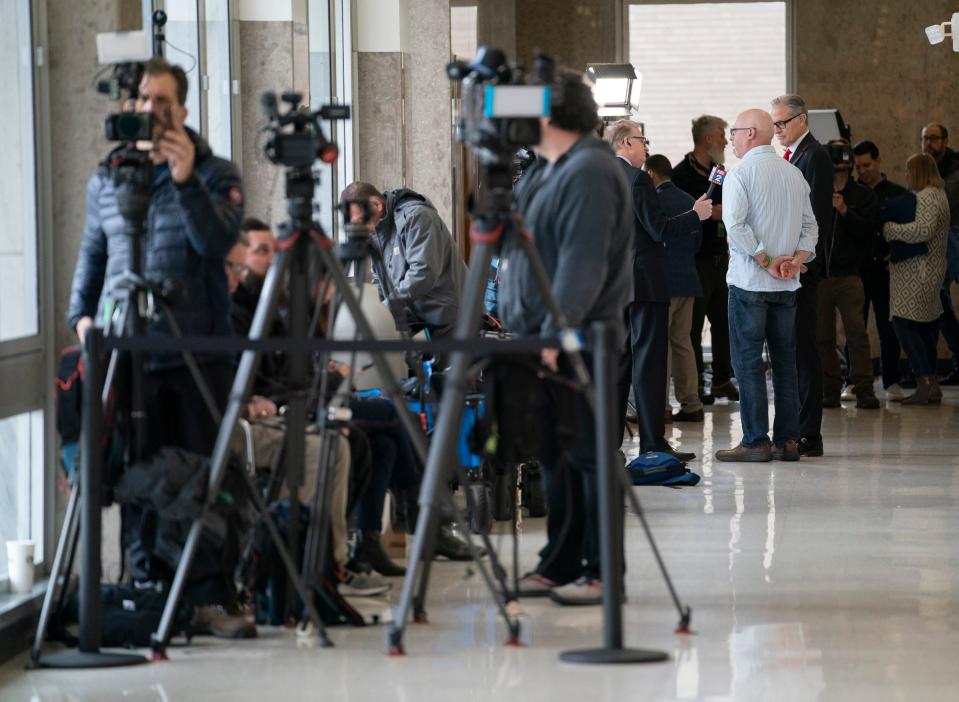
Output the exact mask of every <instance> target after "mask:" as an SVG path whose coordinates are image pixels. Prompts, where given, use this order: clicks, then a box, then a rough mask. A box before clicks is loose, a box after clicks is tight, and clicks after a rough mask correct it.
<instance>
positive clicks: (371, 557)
mask: <svg viewBox="0 0 959 702" xmlns="http://www.w3.org/2000/svg"><path fill="white" fill-rule="evenodd" d="M350 565H352V566H353V571H354V572H357V573H368V572H369V570H367V566H368V567H369V569H370V570H375V571H376V572H377V573H379V574H380V575H385V576H386V577H388V578H392V577H399V576H401V575H406V568H404V567H403V566H401V565H398V564H397V563H394V562H393V559H391V558H390V554H388V553H387V552H386V549H385V548H384V547H383V541H382V539H380V534H379V532H377V531H365V532H363V533H362V534H360V536H359V538H358V540H357V542H356V549H355V550H354V552H353V559H352V561H351V563H350Z"/></svg>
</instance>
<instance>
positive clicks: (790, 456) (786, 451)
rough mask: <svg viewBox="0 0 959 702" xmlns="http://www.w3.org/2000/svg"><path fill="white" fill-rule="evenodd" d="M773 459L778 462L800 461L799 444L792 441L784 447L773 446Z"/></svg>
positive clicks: (785, 443)
mask: <svg viewBox="0 0 959 702" xmlns="http://www.w3.org/2000/svg"><path fill="white" fill-rule="evenodd" d="M772 455H773V459H774V460H777V461H798V460H799V444H798V443H797V442H795V441H793V440H792V439H790V440H789V441H786V442H784V443H783V445H782V446H773V451H772Z"/></svg>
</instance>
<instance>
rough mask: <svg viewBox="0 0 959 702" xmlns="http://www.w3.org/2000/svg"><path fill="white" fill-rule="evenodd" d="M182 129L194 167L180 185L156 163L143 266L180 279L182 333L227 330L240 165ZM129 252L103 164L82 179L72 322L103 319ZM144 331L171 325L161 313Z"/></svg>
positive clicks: (160, 359)
mask: <svg viewBox="0 0 959 702" xmlns="http://www.w3.org/2000/svg"><path fill="white" fill-rule="evenodd" d="M187 133H188V134H189V136H190V139H192V141H193V143H194V145H195V146H196V160H195V165H194V169H193V175H192V176H191V177H190V178H189V180H187V181H186V182H185V183H183V184H181V185H177V184H175V183H174V182H173V179H172V178H171V177H170V170H169V168H168V167H167V166H166V165H165V164H164V165H163V166H159V167H157V169H156V174H155V177H154V180H153V184H152V185H151V187H150V208H149V210H148V211H147V217H146V223H145V225H146V226H145V229H146V233H145V235H144V240H143V260H142V271H143V275H144V277H146V278H147V279H148V280H151V281H156V282H161V283H162V282H167V281H168V282H174V283H177V284H178V285H179V286H180V287H181V291H182V292H181V294H180V295H179V301H178V302H177V303H176V304H175V305H173V314H174V316H175V317H176V320H177V322H178V324H179V325H180V328H181V330H182V332H183V333H184V334H187V335H191V334H196V335H229V334H230V333H231V328H230V295H229V290H228V287H227V282H226V267H225V265H224V261H225V259H226V254H227V252H228V251H229V250H230V248H231V247H232V246H233V244H235V243H236V240H237V236H238V233H239V230H240V223H241V222H242V221H243V191H242V189H241V181H240V173H239V171H238V170H237V168H236V166H235V165H233V163H231V162H230V161H227V160H225V159H222V158H218V157H216V156H214V155H213V152H212V151H210V147H209V145H208V144H207V143H206V141H205V140H204V139H203V138H202V137H201V136H199V135H198V134H196V133H195V132H194V131H192V130H190V129H188V130H187ZM129 257H130V240H129V237H128V236H127V235H126V234H124V232H123V218H122V217H121V216H120V213H119V211H118V209H117V198H116V189H115V187H114V184H113V181H112V180H111V178H110V176H109V174H108V173H107V172H106V171H105V170H104V169H103V168H101V169H99V170H98V171H97V173H96V174H94V176H93V177H92V178H91V179H90V181H89V183H88V185H87V215H86V224H85V225H84V230H83V240H82V241H81V243H80V252H79V255H78V257H77V267H76V271H75V272H74V275H73V289H72V292H71V294H70V305H69V308H68V310H67V322H68V323H69V324H70V327H71V328H73V327H75V326H76V324H77V320H79V319H80V317H84V316H90V317H93V318H94V319H95V320H96V321H100V320H97V317H98V315H99V313H100V311H101V310H102V308H103V303H104V302H105V301H106V299H107V298H109V297H111V293H112V292H113V288H114V286H115V285H116V284H117V282H118V281H119V280H120V278H121V277H122V275H123V272H124V271H125V270H127V268H128V266H129ZM147 331H148V333H149V334H168V333H169V326H168V325H167V323H166V321H165V320H164V319H162V318H161V319H160V320H158V321H154V322H151V323H150V325H149V327H148V330H147ZM147 363H148V367H150V368H157V367H163V366H176V365H180V364H182V360H181V358H180V355H179V354H164V355H159V354H154V355H152V356H150V357H149V358H148V360H147Z"/></svg>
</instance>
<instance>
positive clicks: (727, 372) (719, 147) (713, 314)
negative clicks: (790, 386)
mask: <svg viewBox="0 0 959 702" xmlns="http://www.w3.org/2000/svg"><path fill="white" fill-rule="evenodd" d="M692 132H693V150H692V151H690V152H689V153H688V154H686V157H685V158H684V159H683V160H682V161H681V162H680V163H678V164H676V166H675V167H674V168H673V183H675V184H676V186H677V187H678V188H679V189H680V190H683V191H685V192H687V193H688V194H689V195H691V196H692V197H694V198H697V197H699V196H700V195H702V194H703V193H705V192H706V191H707V190H708V189H709V174H710V172H711V171H712V169H713V168H714V167H715V166H717V165H719V164H721V163H723V161H725V160H726V145H727V144H728V142H727V141H726V121H725V120H724V119H722V118H721V117H716V116H714V115H702V116H701V117H697V118H696V119H694V120H693V129H692ZM712 200H713V214H712V217H710V218H709V219H707V220H705V221H704V222H703V223H702V227H703V237H702V243H701V244H700V246H699V250H698V251H697V252H696V272H697V274H698V275H699V280H700V282H701V283H702V286H703V294H702V296H701V297H697V298H696V301H695V303H694V304H693V318H692V326H691V328H690V334H689V337H690V340H691V341H692V345H693V352H694V353H695V355H696V370H697V371H698V373H699V395H700V399H701V400H703V401H704V402H705V403H706V404H712V402H713V399H714V398H716V397H725V398H727V399H729V400H730V401H735V400H738V399H739V391H738V390H736V386H735V385H734V384H733V383H732V381H731V380H730V378H731V377H732V367H731V366H730V363H729V330H728V328H727V327H728V320H727V318H726V302H727V289H726V269H727V266H728V265H729V247H728V246H727V245H726V228H725V227H724V226H723V206H722V202H723V188H722V186H721V185H720V186H717V187H716V188H715V189H714V190H713V197H712ZM707 318H708V319H709V328H710V332H709V334H710V337H711V339H712V344H711V345H712V355H713V362H712V369H713V381H712V388H711V390H710V391H709V393H708V394H707V393H706V391H705V383H704V380H703V372H704V363H703V344H702V337H703V324H704V323H705V321H706V319H707Z"/></svg>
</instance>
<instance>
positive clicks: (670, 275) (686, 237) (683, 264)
mask: <svg viewBox="0 0 959 702" xmlns="http://www.w3.org/2000/svg"><path fill="white" fill-rule="evenodd" d="M656 194H657V195H659V201H660V202H661V203H662V205H663V211H664V212H665V213H666V214H667V215H668V216H670V217H675V216H679V215H684V214H686V213H687V212H689V210H690V209H692V207H693V203H694V202H695V200H693V196H692V195H690V194H689V193H686V192H683V191H682V190H680V189H679V188H677V187H676V184H675V183H673V182H671V181H668V180H667V181H666V182H664V183H660V184H659V187H658V188H656ZM702 224H703V223H702V222H700V221H699V218H698V217H697V218H696V223H695V224H690V226H689V228H688V229H684V230H683V231H682V233H681V234H680V236H674V237H672V238H668V239H666V272H667V276H666V287H667V288H669V297H670V298H673V297H702V296H703V286H702V284H701V283H700V282H699V273H698V272H697V270H696V252H697V251H699V245H700V244H701V243H702V241H703V228H702ZM670 229H672V228H671V227H670Z"/></svg>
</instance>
